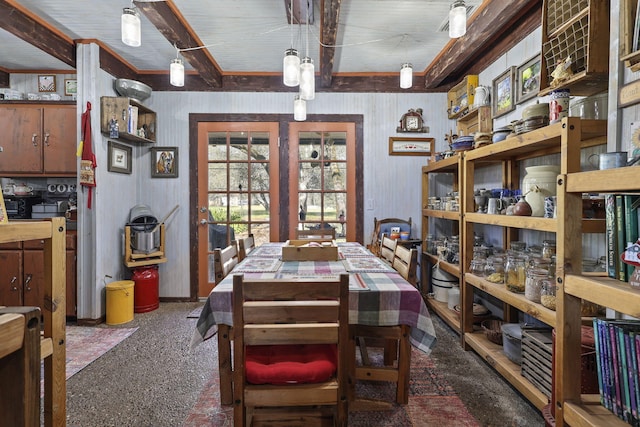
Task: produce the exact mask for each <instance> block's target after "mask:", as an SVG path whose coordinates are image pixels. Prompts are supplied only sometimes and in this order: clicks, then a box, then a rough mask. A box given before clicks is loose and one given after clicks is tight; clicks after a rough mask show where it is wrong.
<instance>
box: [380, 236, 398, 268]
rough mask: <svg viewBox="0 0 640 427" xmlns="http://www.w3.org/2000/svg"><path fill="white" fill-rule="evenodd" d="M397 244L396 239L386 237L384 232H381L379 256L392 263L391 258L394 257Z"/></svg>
mask: <svg viewBox="0 0 640 427" xmlns="http://www.w3.org/2000/svg"><path fill="white" fill-rule="evenodd" d="M397 246H398V242H397V240H395V239H392V238H390V237H388V236H387V235H386V234H383V235H382V241H381V242H380V258H382V259H383V260H384V261H386V262H387V263H388V264H389V265H391V264H393V258H395V252H396V247H397Z"/></svg>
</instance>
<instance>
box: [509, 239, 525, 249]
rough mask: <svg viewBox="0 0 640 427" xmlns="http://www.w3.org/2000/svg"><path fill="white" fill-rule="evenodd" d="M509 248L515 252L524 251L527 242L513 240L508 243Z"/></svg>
mask: <svg viewBox="0 0 640 427" xmlns="http://www.w3.org/2000/svg"><path fill="white" fill-rule="evenodd" d="M509 249H511V250H513V251H516V252H524V250H525V249H527V244H526V243H525V242H517V241H514V242H511V243H510V244H509Z"/></svg>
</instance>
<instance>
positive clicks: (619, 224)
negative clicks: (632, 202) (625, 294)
mask: <svg viewBox="0 0 640 427" xmlns="http://www.w3.org/2000/svg"><path fill="white" fill-rule="evenodd" d="M624 201H625V197H624V195H622V194H616V202H615V204H616V234H617V237H616V241H617V245H616V257H617V258H618V273H617V278H618V280H621V281H623V282H626V281H627V265H626V264H625V263H624V262H622V261H621V260H620V255H622V254H623V253H624V250H625V249H626V248H627V243H626V241H625V239H626V236H625V216H626V211H625V207H624Z"/></svg>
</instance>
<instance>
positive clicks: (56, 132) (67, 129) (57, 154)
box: [43, 106, 77, 175]
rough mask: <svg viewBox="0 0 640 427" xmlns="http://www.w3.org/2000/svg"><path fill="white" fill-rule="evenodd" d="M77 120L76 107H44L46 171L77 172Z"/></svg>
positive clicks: (52, 172) (56, 172)
mask: <svg viewBox="0 0 640 427" xmlns="http://www.w3.org/2000/svg"><path fill="white" fill-rule="evenodd" d="M72 107H73V106H72ZM76 121H77V120H76V110H75V107H74V108H68V107H60V106H56V107H45V108H44V122H43V123H44V127H43V132H44V172H45V173H49V174H70V175H75V174H76V169H77V167H76V162H77V160H76V142H77V135H76Z"/></svg>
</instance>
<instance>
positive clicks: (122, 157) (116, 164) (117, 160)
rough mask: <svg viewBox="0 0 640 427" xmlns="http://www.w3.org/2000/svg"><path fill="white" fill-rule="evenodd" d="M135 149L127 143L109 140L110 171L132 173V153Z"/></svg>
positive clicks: (108, 166) (108, 164)
mask: <svg viewBox="0 0 640 427" xmlns="http://www.w3.org/2000/svg"><path fill="white" fill-rule="evenodd" d="M132 152H133V149H132V148H131V147H130V146H128V145H125V144H120V143H119V142H115V141H109V142H108V157H109V161H108V162H107V170H108V171H109V172H116V173H125V174H130V173H131V169H132V168H131V165H132V160H133V159H132V158H131V155H132Z"/></svg>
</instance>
